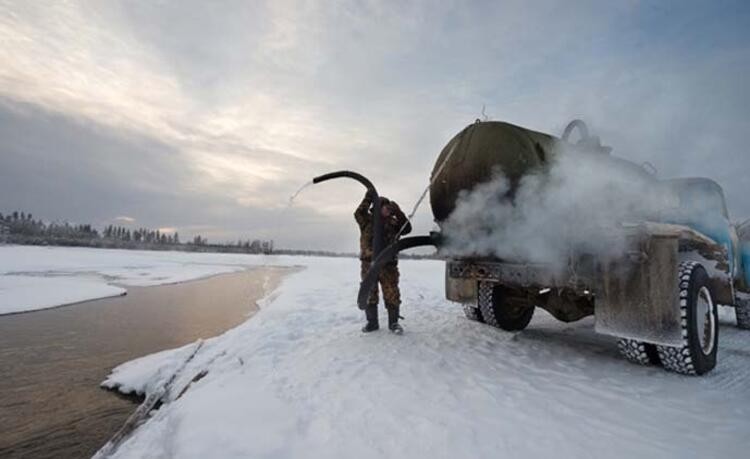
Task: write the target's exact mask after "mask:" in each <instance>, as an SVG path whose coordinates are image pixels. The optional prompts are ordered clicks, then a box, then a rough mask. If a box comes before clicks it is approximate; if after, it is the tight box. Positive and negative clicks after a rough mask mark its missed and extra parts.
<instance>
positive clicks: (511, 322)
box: [477, 282, 534, 331]
mask: <svg viewBox="0 0 750 459" xmlns="http://www.w3.org/2000/svg"><path fill="white" fill-rule="evenodd" d="M503 290H504V288H503V287H502V286H501V285H497V284H493V283H492V282H480V283H479V294H478V298H477V302H478V303H479V312H480V313H481V316H482V318H483V319H484V322H485V323H486V324H488V325H492V326H493V327H497V328H502V329H503V330H506V331H518V330H523V329H524V328H526V326H527V325H529V322H531V318H532V317H533V315H534V307H533V306H525V305H524V306H516V305H513V304H512V303H510V302H508V301H505V298H504V296H505V295H504V291H503Z"/></svg>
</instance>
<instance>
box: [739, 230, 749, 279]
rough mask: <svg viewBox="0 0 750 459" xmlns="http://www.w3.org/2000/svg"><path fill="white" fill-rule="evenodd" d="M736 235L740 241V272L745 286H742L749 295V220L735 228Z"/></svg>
mask: <svg viewBox="0 0 750 459" xmlns="http://www.w3.org/2000/svg"><path fill="white" fill-rule="evenodd" d="M737 235H738V237H739V239H740V252H741V254H742V255H741V257H740V259H741V262H742V265H741V267H740V268H741V270H742V276H741V277H742V279H744V281H745V285H744V286H742V287H744V288H745V289H746V290H748V291H747V292H745V293H750V220H747V221H746V222H745V223H742V224H740V225H738V226H737Z"/></svg>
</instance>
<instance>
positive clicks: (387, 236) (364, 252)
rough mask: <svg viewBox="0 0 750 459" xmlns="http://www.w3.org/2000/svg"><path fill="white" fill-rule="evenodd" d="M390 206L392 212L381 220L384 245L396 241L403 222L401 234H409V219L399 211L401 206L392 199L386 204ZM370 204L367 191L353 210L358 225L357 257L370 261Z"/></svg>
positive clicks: (371, 234) (371, 231) (370, 200)
mask: <svg viewBox="0 0 750 459" xmlns="http://www.w3.org/2000/svg"><path fill="white" fill-rule="evenodd" d="M386 205H389V206H391V209H392V213H391V216H390V217H388V218H386V219H384V220H383V239H384V243H385V246H386V247H387V246H388V245H390V244H392V243H394V242H395V241H396V239H398V238H397V235H398V232H399V230H400V229H401V227H402V226H404V224H405V225H406V227H405V228H404V230H403V231H402V232H401V236H403V235H406V234H409V233H410V232H411V223H409V220H408V219H407V218H406V215H404V213H403V212H402V211H401V208H399V206H398V204H396V203H395V202H393V201H390V202H389V203H388V204H386ZM371 206H372V197H371V196H370V194H369V193H368V194H367V195H365V198H364V199H363V200H362V203H361V204H360V205H359V207H357V210H355V211H354V219H355V220H356V221H357V225H359V231H360V236H359V248H360V251H359V258H360V259H361V260H365V261H371V260H372V236H373V227H372V210H371V209H370V207H371Z"/></svg>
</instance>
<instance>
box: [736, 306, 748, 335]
mask: <svg viewBox="0 0 750 459" xmlns="http://www.w3.org/2000/svg"><path fill="white" fill-rule="evenodd" d="M734 314H735V315H736V316H737V328H741V329H743V330H750V300H737V305H736V306H735V307H734Z"/></svg>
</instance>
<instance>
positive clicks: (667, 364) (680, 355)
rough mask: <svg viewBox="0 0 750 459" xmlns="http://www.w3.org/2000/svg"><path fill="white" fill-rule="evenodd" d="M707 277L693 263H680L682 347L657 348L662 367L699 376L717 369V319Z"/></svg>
mask: <svg viewBox="0 0 750 459" xmlns="http://www.w3.org/2000/svg"><path fill="white" fill-rule="evenodd" d="M708 281H709V279H708V274H706V270H705V269H704V268H703V266H701V265H699V264H698V263H696V262H694V261H686V262H682V263H680V269H679V275H678V279H677V282H678V283H679V290H680V296H679V302H680V312H681V315H682V346H680V347H672V346H661V345H660V346H657V347H656V348H657V350H658V351H659V359H661V363H662V364H663V365H664V368H666V369H667V370H670V371H674V372H677V373H682V374H686V375H702V374H704V373H708V372H709V371H711V370H713V369H714V367H715V366H716V351H717V348H718V347H719V317H718V312H717V308H716V305H715V304H714V301H713V297H712V295H711V290H710V288H709V285H708Z"/></svg>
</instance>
